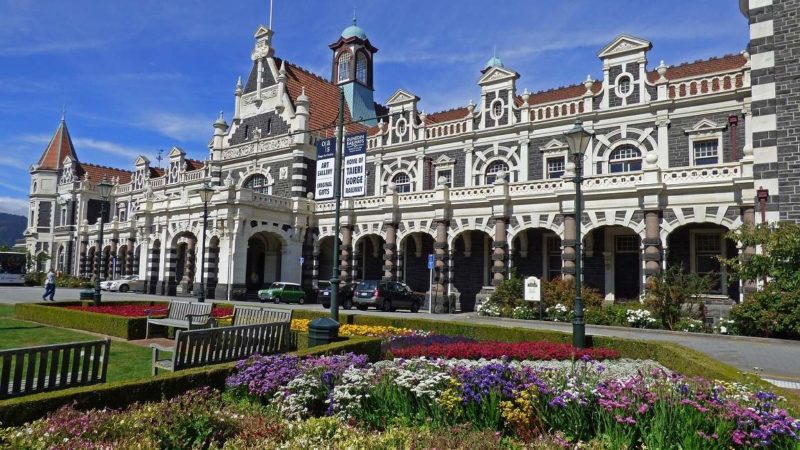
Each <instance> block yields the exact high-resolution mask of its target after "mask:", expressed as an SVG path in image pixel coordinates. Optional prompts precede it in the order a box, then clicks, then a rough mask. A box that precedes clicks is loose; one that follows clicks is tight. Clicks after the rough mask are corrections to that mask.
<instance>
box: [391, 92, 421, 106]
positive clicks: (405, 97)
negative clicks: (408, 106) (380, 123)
mask: <svg viewBox="0 0 800 450" xmlns="http://www.w3.org/2000/svg"><path fill="white" fill-rule="evenodd" d="M418 100H419V97H417V96H416V95H414V94H412V93H411V92H408V91H407V90H405V89H398V90H397V92H395V93H394V95H392V96H391V97H390V98H389V100H387V101H386V105H387V106H391V105H399V104H403V103H408V102H416V101H418Z"/></svg>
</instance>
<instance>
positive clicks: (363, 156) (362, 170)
mask: <svg viewBox="0 0 800 450" xmlns="http://www.w3.org/2000/svg"><path fill="white" fill-rule="evenodd" d="M366 160H367V133H366V132H364V133H356V134H351V135H347V136H345V139H344V164H343V166H344V167H343V174H342V175H343V178H342V181H343V183H342V186H343V189H342V196H343V197H345V198H347V197H361V196H364V194H366V192H367V171H366ZM317 164H319V163H317Z"/></svg>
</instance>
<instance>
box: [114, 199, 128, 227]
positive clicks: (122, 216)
mask: <svg viewBox="0 0 800 450" xmlns="http://www.w3.org/2000/svg"><path fill="white" fill-rule="evenodd" d="M117 210H118V211H119V221H120V222H125V221H126V220H128V205H126V204H125V203H120V204H119V205H117Z"/></svg>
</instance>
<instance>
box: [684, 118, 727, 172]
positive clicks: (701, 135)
mask: <svg viewBox="0 0 800 450" xmlns="http://www.w3.org/2000/svg"><path fill="white" fill-rule="evenodd" d="M726 128H727V125H719V124H717V123H716V122H714V121H713V120H710V119H703V120H701V121H699V122H697V123H696V124H695V125H694V126H693V127H692V128H687V129H685V130H683V133H684V134H686V136H687V137H688V139H689V165H690V166H693V167H694V166H696V165H697V164H696V163H695V155H694V144H695V142H701V141H712V140H716V141H717V164H721V163H722V162H723V161H724V160H725V159H724V156H723V155H724V154H725V153H724V147H723V139H722V137H723V133H724V131H725V129H726ZM702 165H706V164H702Z"/></svg>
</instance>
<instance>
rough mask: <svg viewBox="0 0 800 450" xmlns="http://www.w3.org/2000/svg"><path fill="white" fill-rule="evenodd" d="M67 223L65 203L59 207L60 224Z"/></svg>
mask: <svg viewBox="0 0 800 450" xmlns="http://www.w3.org/2000/svg"><path fill="white" fill-rule="evenodd" d="M66 224H67V205H63V206H62V207H61V226H64V225H66Z"/></svg>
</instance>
